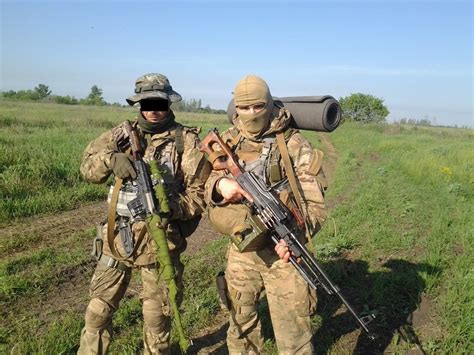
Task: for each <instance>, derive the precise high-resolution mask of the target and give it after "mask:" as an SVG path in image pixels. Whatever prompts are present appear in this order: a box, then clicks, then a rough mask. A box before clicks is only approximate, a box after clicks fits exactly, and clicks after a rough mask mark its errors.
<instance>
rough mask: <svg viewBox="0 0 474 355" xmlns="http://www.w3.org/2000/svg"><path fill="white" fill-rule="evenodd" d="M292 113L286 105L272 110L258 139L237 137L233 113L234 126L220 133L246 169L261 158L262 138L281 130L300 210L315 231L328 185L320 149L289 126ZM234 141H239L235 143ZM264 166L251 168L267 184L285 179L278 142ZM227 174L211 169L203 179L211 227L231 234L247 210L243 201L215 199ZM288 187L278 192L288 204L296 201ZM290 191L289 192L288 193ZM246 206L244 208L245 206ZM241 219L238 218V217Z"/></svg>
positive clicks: (237, 131) (242, 223)
mask: <svg viewBox="0 0 474 355" xmlns="http://www.w3.org/2000/svg"><path fill="white" fill-rule="evenodd" d="M290 120H291V114H290V113H289V111H287V110H286V109H281V110H279V111H277V112H276V113H275V117H274V118H273V120H272V122H271V125H270V128H269V129H268V130H267V131H266V132H265V133H264V134H263V136H262V137H261V138H260V139H259V140H250V139H247V138H245V137H243V136H240V137H239V126H240V122H239V119H238V116H237V115H235V116H234V126H233V127H231V128H229V129H228V130H226V131H225V132H223V133H222V134H221V137H222V139H223V141H224V142H226V143H227V144H229V145H230V146H231V147H232V150H233V151H234V153H235V154H236V155H237V156H238V158H239V162H240V164H241V165H242V166H243V167H244V169H245V170H246V171H250V170H252V169H253V168H254V166H255V164H253V162H256V161H257V160H259V159H261V158H260V157H261V156H262V151H264V150H265V141H268V140H271V139H272V138H274V137H275V134H276V133H278V132H283V133H284V135H285V142H286V145H287V148H288V152H289V155H290V158H291V161H292V164H293V171H294V172H295V176H296V178H297V180H298V182H299V186H300V193H301V195H302V197H303V200H304V205H305V207H304V211H302V212H303V214H304V215H305V217H306V218H307V220H309V221H310V222H311V224H312V229H313V231H314V232H316V231H318V230H319V229H320V227H321V225H322V223H323V222H324V220H325V219H326V214H327V212H326V205H325V202H324V191H325V189H326V187H327V184H326V179H325V176H324V173H323V170H322V159H323V153H322V152H321V151H319V150H317V149H314V148H313V147H312V146H311V143H310V142H309V141H308V140H307V139H306V138H305V137H304V136H303V135H302V134H301V133H300V132H299V131H298V130H296V129H293V128H290V127H288V124H289V122H290ZM236 141H238V142H237V143H236ZM267 154H269V158H268V159H267V160H266V163H265V165H266V167H265V169H264V170H263V171H254V172H255V173H256V174H257V175H258V176H260V177H263V178H264V180H265V182H266V184H267V186H273V185H275V186H277V185H278V183H279V182H280V181H282V180H284V179H285V177H286V176H287V174H286V173H285V168H284V164H283V160H282V159H281V155H280V153H279V149H278V146H277V143H276V142H274V144H272V147H271V151H270V153H267ZM223 176H226V175H225V173H224V171H222V170H221V171H213V172H212V173H211V175H210V177H209V179H208V180H207V183H206V192H205V200H206V203H207V204H208V210H209V217H210V220H211V222H212V224H213V225H214V227H215V228H216V229H217V230H218V231H219V232H221V233H223V234H226V235H232V234H233V233H236V232H237V230H238V229H239V228H242V226H243V225H244V221H243V219H245V217H246V214H248V211H247V212H245V211H244V212H242V206H243V205H242V204H240V206H239V204H235V203H222V202H219V201H216V200H215V199H214V198H215V185H216V183H217V181H218V180H219V179H220V178H222V177H223ZM289 191H290V190H289V188H287V189H285V190H282V192H280V198H281V199H282V201H283V202H285V204H287V205H289V204H290V203H291V201H293V202H294V201H295V200H294V197H293V194H292V193H291V192H289ZM288 195H290V196H288ZM215 210H219V213H218V214H219V216H220V217H219V218H213V216H214V215H216V214H217V213H214V212H215ZM244 210H245V208H244ZM239 219H240V221H238V220H239Z"/></svg>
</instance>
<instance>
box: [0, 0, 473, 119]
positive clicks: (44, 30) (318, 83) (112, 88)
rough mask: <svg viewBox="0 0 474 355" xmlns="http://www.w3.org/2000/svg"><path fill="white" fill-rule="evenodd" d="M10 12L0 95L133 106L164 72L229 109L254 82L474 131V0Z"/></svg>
mask: <svg viewBox="0 0 474 355" xmlns="http://www.w3.org/2000/svg"><path fill="white" fill-rule="evenodd" d="M1 8H2V11H1V17H2V25H1V36H2V61H1V80H0V81H1V90H2V91H8V90H15V91H18V90H29V89H33V88H34V87H35V86H37V85H38V84H40V83H41V84H45V85H47V86H49V89H50V90H51V91H52V94H53V95H61V96H65V95H70V96H74V97H76V98H83V97H86V96H87V95H88V94H89V92H90V88H91V87H92V86H93V85H97V86H98V87H99V88H100V89H102V91H103V97H104V99H105V101H107V102H110V103H114V102H117V103H119V104H126V102H125V98H126V97H128V96H130V95H132V94H133V88H134V83H135V80H136V78H137V77H139V76H141V75H143V74H145V73H150V72H159V73H163V74H164V75H166V76H167V77H168V78H169V79H170V82H171V85H172V86H173V88H174V89H175V90H176V91H178V92H179V93H180V94H181V95H182V96H183V98H184V99H187V100H190V99H200V100H201V101H202V105H203V107H204V106H206V105H209V106H210V107H212V108H213V109H226V108H227V104H228V102H229V101H230V99H231V92H232V90H233V87H234V86H235V84H236V83H237V81H238V80H239V79H240V78H241V77H242V76H244V75H247V74H256V75H259V76H261V77H262V78H263V79H265V80H266V81H267V83H268V85H269V87H270V90H271V92H272V94H273V95H274V96H315V95H316V96H319V95H332V96H334V97H335V98H336V99H340V98H341V97H346V96H348V95H350V94H352V93H357V92H361V93H364V94H369V95H373V96H376V97H378V98H381V99H383V100H384V103H385V105H386V106H387V107H388V109H389V111H390V115H389V116H388V121H399V120H400V119H402V118H406V119H416V120H423V119H428V120H429V121H430V122H431V123H432V124H433V125H443V126H470V127H473V126H474V119H473V111H474V110H473V85H472V65H473V62H472V17H473V16H472V15H473V13H472V3H471V2H470V1H422V0H420V1H401V2H400V1H399V2H393V1H390V2H381V1H376V0H372V1H357V0H356V1H335V2H328V1H315V2H310V1H294V2H289V1H273V2H270V1H256V2H250V1H229V2H222V1H217V0H215V1H211V0H209V1H194V2H191V1H185V0H182V1H175V2H173V3H171V2H166V1H158V2H147V1H138V2H133V3H132V2H129V1H102V2H95V1H71V2H67V3H64V2H59V1H22V2H13V1H3V2H2V3H1ZM143 10H146V11H143ZM153 13H157V14H159V15H157V16H156V19H155V18H154V17H153V15H151V14H153ZM231 14H233V17H234V19H235V20H231V18H230V17H231ZM237 14H239V15H241V16H239V17H238V16H237ZM162 39H165V41H163V40H162Z"/></svg>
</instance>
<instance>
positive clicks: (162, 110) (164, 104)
mask: <svg viewBox="0 0 474 355" xmlns="http://www.w3.org/2000/svg"><path fill="white" fill-rule="evenodd" d="M140 111H141V113H142V115H143V117H145V119H146V120H147V121H148V122H151V123H158V122H161V121H163V120H165V119H166V117H168V113H169V102H168V100H142V101H140Z"/></svg>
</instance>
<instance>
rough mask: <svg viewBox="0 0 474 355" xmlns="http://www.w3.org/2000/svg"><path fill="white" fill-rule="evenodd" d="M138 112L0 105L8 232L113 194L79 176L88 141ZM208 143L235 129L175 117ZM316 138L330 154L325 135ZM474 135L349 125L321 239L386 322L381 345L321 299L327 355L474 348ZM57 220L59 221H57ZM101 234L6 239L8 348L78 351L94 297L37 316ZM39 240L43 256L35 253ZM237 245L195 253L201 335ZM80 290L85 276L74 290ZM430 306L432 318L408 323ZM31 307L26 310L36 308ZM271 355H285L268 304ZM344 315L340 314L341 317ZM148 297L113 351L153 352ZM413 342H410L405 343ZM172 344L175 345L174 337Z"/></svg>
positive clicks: (2, 341) (192, 277)
mask: <svg viewBox="0 0 474 355" xmlns="http://www.w3.org/2000/svg"><path fill="white" fill-rule="evenodd" d="M133 117H134V111H133V109H127V108H111V107H105V108H104V107H79V106H61V105H53V104H40V103H24V102H21V103H20V102H13V101H5V100H3V101H1V102H0V149H1V151H0V224H8V223H10V222H11V221H12V219H20V221H21V218H23V217H26V216H35V215H38V214H54V213H57V212H59V211H62V210H64V209H72V208H75V207H77V206H78V205H80V204H81V203H84V202H88V201H96V200H101V199H103V198H104V197H105V194H106V188H105V187H104V186H101V185H91V184H87V183H85V182H84V181H82V180H81V178H80V176H79V173H78V170H79V164H80V159H81V154H82V151H83V150H84V148H85V146H86V145H87V143H88V142H89V141H90V140H91V139H93V138H95V137H97V136H98V135H99V134H100V133H102V132H103V131H104V130H106V129H108V128H110V127H112V126H114V125H115V124H116V123H118V122H121V121H123V120H124V119H129V118H133ZM177 117H178V118H179V120H180V121H181V122H182V123H184V124H187V125H193V126H202V127H203V134H204V133H205V132H206V131H207V130H208V129H210V128H212V127H214V126H217V127H218V128H219V129H224V128H225V127H226V126H227V125H228V123H227V119H226V117H225V116H223V115H200V114H188V113H187V114H181V113H177ZM307 136H308V137H309V138H310V139H311V140H312V141H313V143H314V144H315V146H318V147H322V148H324V146H321V143H320V142H319V139H318V138H317V135H316V134H315V133H309V134H307ZM473 138H474V133H473V131H472V130H461V129H447V128H424V127H423V128H420V127H418V128H417V127H409V126H401V127H400V126H372V125H356V124H344V125H342V126H341V127H339V128H338V129H337V130H336V131H335V132H333V133H331V134H330V139H331V141H332V142H333V144H334V146H335V148H336V150H337V152H338V155H339V158H338V161H337V166H336V171H335V172H334V174H333V180H332V181H331V184H330V189H329V190H328V192H327V200H328V202H329V204H330V205H331V206H332V209H331V210H330V214H329V218H328V220H327V222H326V224H325V226H324V227H323V229H322V231H321V233H320V234H319V235H318V236H317V237H316V239H315V245H316V249H317V257H318V259H319V260H320V262H321V264H322V265H323V267H324V268H325V270H326V271H327V272H328V273H329V275H330V276H331V277H332V278H333V280H334V281H335V282H336V283H337V284H338V285H339V286H340V287H341V288H342V290H343V292H344V293H345V294H346V296H347V298H348V299H349V301H350V302H351V303H353V305H354V306H355V307H356V308H357V309H358V310H360V311H362V312H363V313H372V312H374V313H376V315H377V318H376V320H375V321H374V322H373V324H372V325H371V326H372V327H373V328H374V329H375V330H376V332H377V333H379V334H380V335H381V336H380V338H379V339H378V340H377V341H376V342H375V344H373V343H370V342H367V341H366V340H364V338H361V339H359V343H358V345H357V348H356V349H355V348H354V346H355V343H356V340H357V339H356V338H357V335H356V333H355V332H354V329H356V326H355V324H354V322H353V320H352V319H351V318H350V316H349V315H347V314H346V313H345V312H344V308H340V302H338V301H337V299H336V298H334V297H329V296H326V295H324V293H322V292H319V305H318V311H317V316H315V317H314V318H313V325H314V328H315V332H316V334H315V344H316V352H317V354H326V353H333V354H340V353H351V352H354V351H355V352H358V353H381V352H385V353H397V354H402V353H406V352H408V351H409V350H410V349H412V348H413V347H414V345H413V343H414V342H415V343H416V342H417V343H419V346H421V347H422V348H423V350H424V351H425V352H426V353H428V354H458V353H472V352H474V334H473V329H474V320H473V316H472V315H473V314H474V294H473V293H474V282H473V273H472V255H473V253H472V249H473V239H474V222H473V217H472V216H473V215H474V211H473V209H474V207H473V206H474V204H473V197H474V140H473ZM52 218H54V217H52ZM92 238H93V231H92V230H90V231H87V232H84V233H78V234H75V235H68V236H64V237H63V238H59V239H58V240H57V241H56V242H55V243H54V244H51V241H49V242H48V243H44V244H42V243H41V236H38V235H25V236H21V237H19V238H17V239H15V240H6V239H5V238H2V237H0V251H2V255H3V256H2V258H1V259H0V278H1V280H0V281H1V285H2V286H1V288H0V291H1V293H0V296H1V302H2V309H4V310H9V311H8V312H7V311H4V312H5V313H3V312H2V314H3V315H4V317H5V320H6V322H5V323H4V324H2V325H0V352H1V353H8V352H10V351H11V349H12V348H14V352H16V353H71V352H75V351H76V350H77V347H78V342H79V333H80V329H81V327H82V326H83V318H84V309H85V306H86V304H87V288H86V286H83V287H82V288H81V289H78V290H77V300H76V301H75V304H76V305H77V304H80V305H82V308H80V309H79V308H77V307H76V308H71V309H70V310H68V311H67V312H56V313H55V312H51V313H50V314H48V315H39V314H36V313H34V308H35V307H34V305H35V304H40V303H42V304H45V303H46V304H47V303H48V300H49V297H51V298H54V297H53V296H54V292H58V290H60V289H61V287H63V286H65V285H68V283H70V282H71V280H70V278H69V277H68V272H70V271H71V270H77V269H78V268H81V270H82V271H81V273H80V274H81V275H80V278H81V280H83V282H84V284H86V281H85V280H86V279H87V280H88V279H89V278H90V276H91V275H92V271H93V270H92V265H93V262H92V260H91V258H90V256H89V255H88V252H89V248H90V244H91V241H92ZM29 243H33V245H34V248H31V249H28V248H25V245H28V244H29ZM226 245H227V241H226V240H225V239H220V240H218V241H215V242H213V243H210V244H209V245H207V246H205V248H204V249H203V250H202V251H201V252H199V253H198V254H196V255H185V257H184V262H185V265H186V269H185V275H184V277H185V284H186V292H185V297H184V301H183V310H184V313H183V321H184V324H185V328H186V330H187V332H188V333H189V334H194V333H195V332H197V331H199V330H201V329H203V328H205V327H206V326H207V325H209V324H210V322H211V321H212V319H213V317H214V315H215V314H216V312H217V310H218V307H219V306H218V302H217V292H216V291H215V286H214V283H215V280H214V277H215V275H216V273H217V272H218V271H220V270H222V269H223V267H224V262H225V260H224V259H225V255H224V253H225V249H226ZM75 282H77V280H76V281H75ZM422 299H425V300H426V299H427V300H429V301H430V304H429V306H428V308H427V309H425V311H424V312H425V320H424V321H423V322H422V323H421V324H418V325H417V326H414V327H411V326H410V324H409V323H408V322H407V321H406V318H407V317H408V316H409V315H410V314H412V313H413V312H414V311H415V310H416V309H417V308H418V307H419V306H420V302H421V300H422ZM25 305H28V306H25ZM259 310H260V311H262V313H263V315H264V330H265V334H266V336H267V339H266V343H265V349H266V353H276V348H275V344H274V342H273V341H272V338H271V337H272V335H271V334H272V332H271V327H270V324H269V318H268V315H266V308H265V305H262V306H261V307H260V308H259ZM338 310H339V311H338ZM142 324H143V323H142V316H141V304H140V301H139V300H138V299H137V298H136V297H135V298H130V299H125V300H124V301H123V302H122V304H121V307H120V309H119V311H118V312H117V313H116V314H115V316H114V331H115V340H114V342H113V345H112V353H136V352H140V351H141V350H142V339H141V337H142V335H141V332H142V330H141V328H142ZM407 333H412V334H411V335H410V336H408V338H407V335H406V334H407ZM173 339H174V338H173Z"/></svg>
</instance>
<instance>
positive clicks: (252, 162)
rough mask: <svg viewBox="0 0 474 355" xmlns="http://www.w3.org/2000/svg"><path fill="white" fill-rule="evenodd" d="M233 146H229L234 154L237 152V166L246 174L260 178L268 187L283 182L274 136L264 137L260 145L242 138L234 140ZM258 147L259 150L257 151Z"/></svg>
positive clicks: (237, 137) (239, 136)
mask: <svg viewBox="0 0 474 355" xmlns="http://www.w3.org/2000/svg"><path fill="white" fill-rule="evenodd" d="M234 141H235V144H233V145H232V144H231V148H232V150H233V151H234V152H237V153H236V154H237V156H238V158H239V164H240V165H241V166H242V167H243V168H244V170H245V171H247V172H252V173H254V174H255V175H257V176H259V177H261V178H262V179H263V180H264V182H265V184H266V185H267V186H268V187H273V186H275V185H277V184H279V183H280V182H281V181H282V180H284V174H283V172H282V170H281V167H280V159H281V155H280V151H279V149H278V145H277V143H276V138H275V137H274V136H269V137H264V138H263V139H262V142H261V144H259V145H257V144H253V143H252V142H249V141H248V140H246V139H245V138H244V137H243V136H241V135H238V136H236V137H235V138H234ZM258 146H260V147H261V150H260V151H258V150H256V148H257V149H258Z"/></svg>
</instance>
